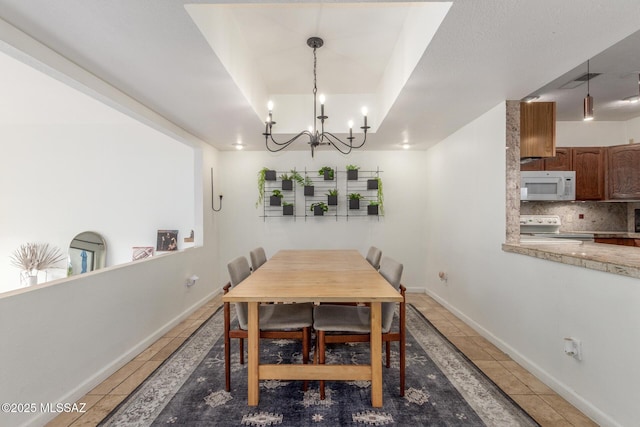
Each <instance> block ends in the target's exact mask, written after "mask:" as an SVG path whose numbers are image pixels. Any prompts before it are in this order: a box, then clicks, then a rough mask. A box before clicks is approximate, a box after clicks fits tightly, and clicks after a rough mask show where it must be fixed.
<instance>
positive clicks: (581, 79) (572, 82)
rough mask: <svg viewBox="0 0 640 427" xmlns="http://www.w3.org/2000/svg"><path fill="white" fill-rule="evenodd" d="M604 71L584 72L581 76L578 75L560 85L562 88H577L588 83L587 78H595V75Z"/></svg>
mask: <svg viewBox="0 0 640 427" xmlns="http://www.w3.org/2000/svg"><path fill="white" fill-rule="evenodd" d="M600 74H602V73H584V74H583V75H581V76H580V77H576V78H575V79H573V80H570V81H568V82H567V83H565V84H563V85H562V86H560V89H575V88H577V87H578V86H580V85H581V84H583V83H586V81H587V80H593V78H594V77H598V76H599V75H600Z"/></svg>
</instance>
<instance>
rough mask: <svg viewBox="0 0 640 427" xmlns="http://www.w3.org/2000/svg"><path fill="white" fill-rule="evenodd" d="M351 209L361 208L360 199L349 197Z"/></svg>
mask: <svg viewBox="0 0 640 427" xmlns="http://www.w3.org/2000/svg"><path fill="white" fill-rule="evenodd" d="M349 209H360V199H349Z"/></svg>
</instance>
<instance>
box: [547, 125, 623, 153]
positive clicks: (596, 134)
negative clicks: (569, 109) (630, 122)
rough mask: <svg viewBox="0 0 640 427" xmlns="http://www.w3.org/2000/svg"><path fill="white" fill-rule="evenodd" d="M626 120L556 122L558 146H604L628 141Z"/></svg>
mask: <svg viewBox="0 0 640 427" xmlns="http://www.w3.org/2000/svg"><path fill="white" fill-rule="evenodd" d="M625 123H626V122H598V121H593V122H556V145H557V146H558V147H603V146H609V145H622V144H626V143H627V142H628V139H627V132H626V125H625Z"/></svg>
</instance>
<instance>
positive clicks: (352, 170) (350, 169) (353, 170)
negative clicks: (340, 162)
mask: <svg viewBox="0 0 640 427" xmlns="http://www.w3.org/2000/svg"><path fill="white" fill-rule="evenodd" d="M358 169H360V166H356V165H347V180H349V181H357V180H358Z"/></svg>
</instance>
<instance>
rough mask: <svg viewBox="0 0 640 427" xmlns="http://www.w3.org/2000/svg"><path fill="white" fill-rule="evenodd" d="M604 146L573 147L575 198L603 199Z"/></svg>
mask: <svg viewBox="0 0 640 427" xmlns="http://www.w3.org/2000/svg"><path fill="white" fill-rule="evenodd" d="M605 153H606V148H604V147H574V148H573V149H572V150H571V157H572V165H573V169H572V170H574V171H576V200H604V198H605V185H604V184H605Z"/></svg>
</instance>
